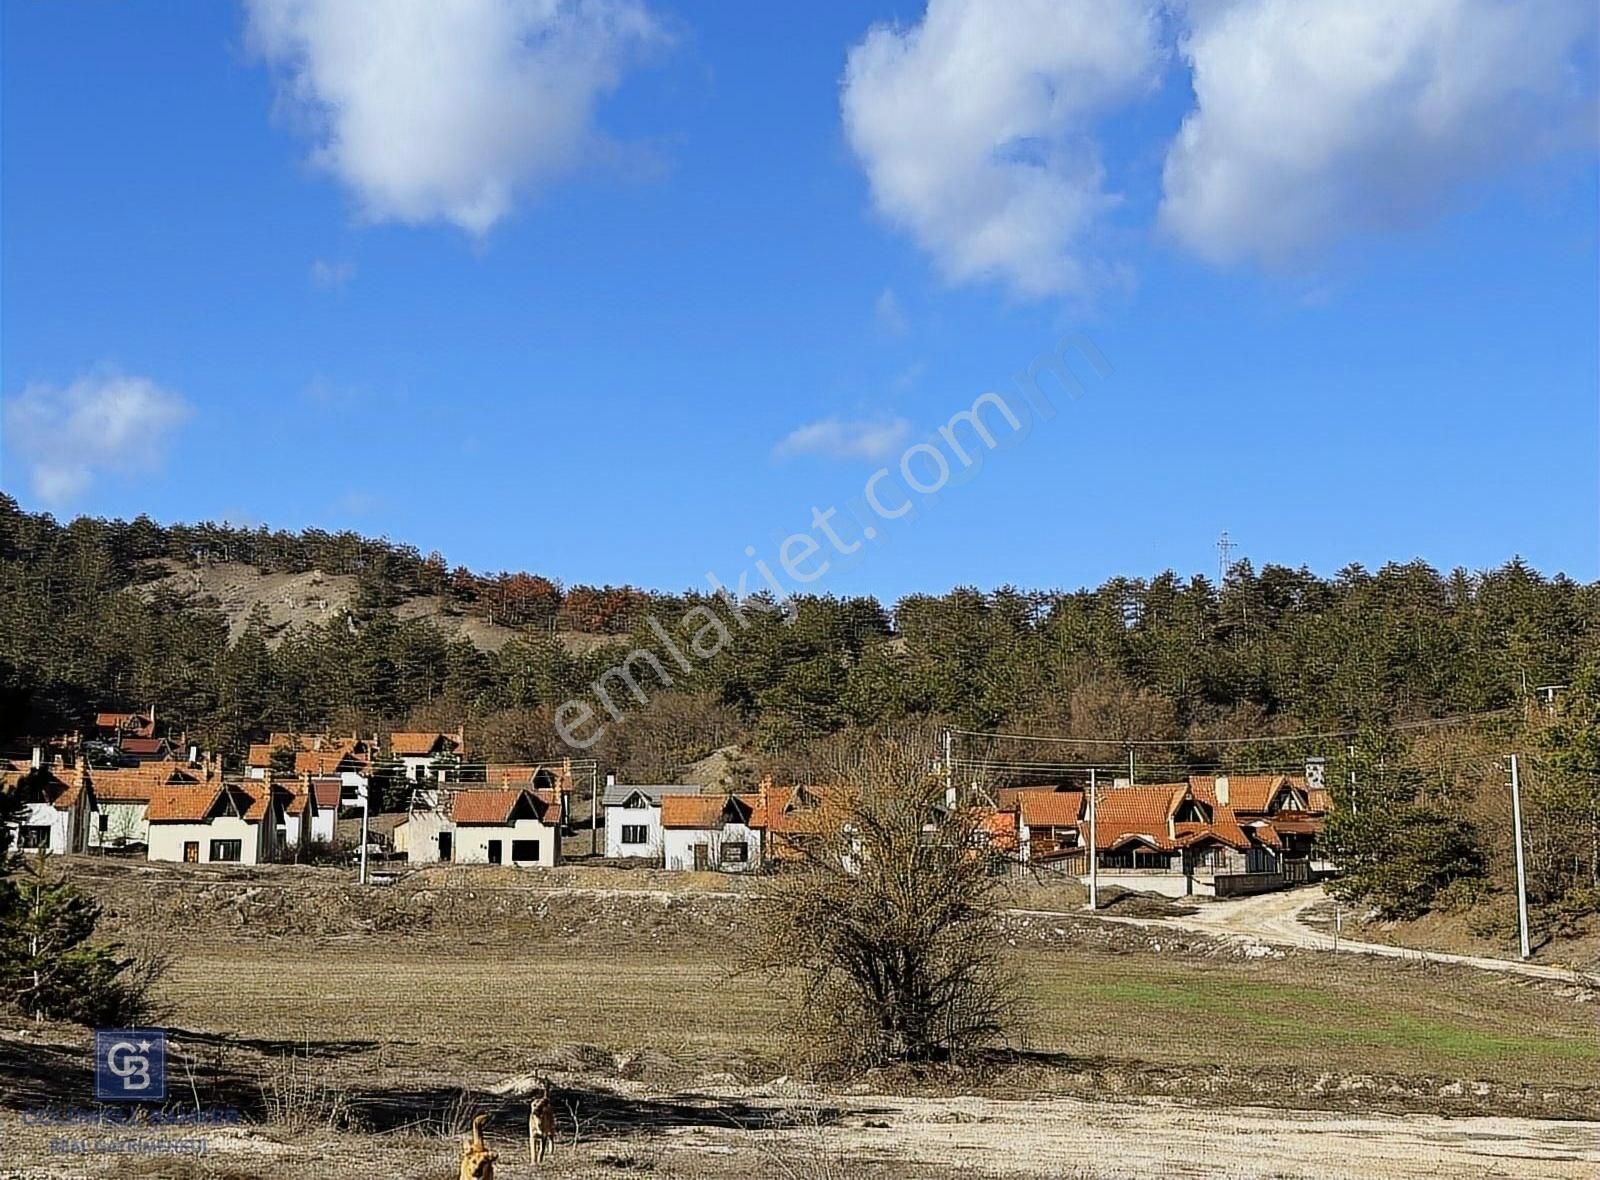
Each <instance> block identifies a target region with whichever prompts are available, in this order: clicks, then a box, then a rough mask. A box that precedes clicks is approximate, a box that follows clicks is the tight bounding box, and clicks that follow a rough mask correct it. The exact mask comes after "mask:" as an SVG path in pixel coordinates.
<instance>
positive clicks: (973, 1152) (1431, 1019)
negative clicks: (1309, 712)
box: [0, 868, 1600, 1180]
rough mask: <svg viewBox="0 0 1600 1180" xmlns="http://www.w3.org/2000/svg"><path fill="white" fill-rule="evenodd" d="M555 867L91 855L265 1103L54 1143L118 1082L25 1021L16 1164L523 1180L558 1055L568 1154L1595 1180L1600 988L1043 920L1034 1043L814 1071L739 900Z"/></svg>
mask: <svg viewBox="0 0 1600 1180" xmlns="http://www.w3.org/2000/svg"><path fill="white" fill-rule="evenodd" d="M547 880H549V879H548V878H541V879H532V878H529V877H526V876H521V875H517V874H509V875H508V874H504V873H501V874H491V873H485V874H482V875H477V874H472V873H462V872H460V871H455V872H453V873H448V874H447V873H439V874H436V875H434V876H431V877H422V876H419V877H417V878H414V879H408V880H407V881H405V882H402V883H400V884H398V885H395V886H391V887H390V888H389V889H385V890H372V891H367V892H366V893H365V894H362V893H360V892H358V891H356V890H353V889H351V888H350V887H349V886H347V885H346V884H344V883H343V882H342V880H340V879H338V878H337V877H336V876H334V875H332V874H318V873H316V872H310V871H306V870H253V871H236V872H234V873H231V874H230V873H226V872H223V873H215V872H213V873H205V872H200V871H194V872H188V873H186V872H184V871H171V872H167V871H162V872H158V873H149V872H138V871H132V870H122V869H106V868H95V869H94V870H92V872H88V873H86V875H85V881H86V883H88V884H90V885H91V886H92V887H93V888H94V889H95V890H96V891H97V892H98V893H99V894H100V895H101V897H102V898H103V900H104V902H105V904H106V907H107V924H108V928H110V929H112V930H113V931H115V933H116V934H117V936H118V937H120V938H122V939H124V940H126V941H128V942H129V943H135V942H137V941H139V940H141V939H143V938H145V937H148V936H149V935H150V934H151V933H152V932H155V933H158V934H159V935H160V937H161V939H162V941H163V944H164V945H165V946H166V948H167V949H168V950H169V951H170V952H171V953H172V955H173V956H174V961H173V965H172V968H171V970H170V973H169V974H168V976H167V977H166V979H165V980H164V982H163V984H162V987H161V996H160V998H161V1000H162V1001H163V1002H164V1003H165V1004H166V1005H168V1006H169V1008H170V1015H169V1016H168V1017H167V1018H166V1021H165V1023H167V1024H168V1025H170V1026H171V1027H172V1028H173V1029H175V1030H179V1031H178V1032H177V1033H175V1039H174V1059H175V1062H177V1063H179V1064H178V1065H177V1066H175V1068H176V1071H177V1078H176V1080H175V1081H174V1083H173V1085H174V1092H175V1094H176V1097H175V1099H174V1101H175V1102H176V1103H177V1104H178V1105H179V1106H180V1107H181V1106H185V1105H187V1106H191V1107H192V1106H193V1105H195V1104H197V1103H198V1104H200V1105H201V1106H209V1105H211V1104H219V1105H224V1106H231V1107H236V1108H238V1109H241V1110H243V1111H244V1112H245V1113H246V1117H247V1120H248V1125H247V1126H245V1127H243V1128H223V1129H216V1130H214V1131H212V1132H211V1133H210V1134H208V1135H207V1136H206V1139H207V1143H208V1153H207V1155H206V1156H205V1157H204V1158H201V1159H197V1160H182V1159H173V1158H162V1159H149V1158H142V1157H128V1156H120V1157H119V1156H109V1155H103V1154H102V1155H95V1154H85V1155H77V1156H73V1157H70V1158H68V1159H65V1160H62V1159H55V1160H52V1159H50V1157H49V1148H50V1139H51V1138H52V1136H51V1135H50V1134H49V1128H47V1127H41V1126H39V1125H37V1123H36V1122H29V1121H26V1120H25V1119H24V1118H23V1117H22V1112H26V1111H28V1110H31V1109H35V1108H37V1107H38V1106H39V1105H41V1104H43V1103H48V1102H55V1103H69V1104H72V1103H87V1102H88V1099H89V1095H90V1094H91V1092H92V1084H91V1078H90V1076H89V1073H88V1061H89V1052H88V1038H87V1036H86V1035H85V1034H83V1033H82V1032H81V1031H78V1030H69V1029H55V1028H48V1029H33V1028H12V1029H10V1030H5V1031H4V1032H3V1033H0V1069H3V1071H4V1073H3V1075H0V1095H3V1106H4V1108H5V1109H4V1112H3V1113H0V1135H4V1139H3V1142H4V1143H5V1144H6V1148H5V1150H4V1151H3V1152H0V1177H6V1176H18V1177H20V1176H28V1177H34V1176H39V1177H43V1176H50V1177H58V1176H80V1175H81V1176H122V1175H128V1176H162V1177H168V1176H170V1177H188V1176H194V1177H202V1176H203V1177H212V1176H232V1177H242V1176H261V1177H270V1178H272V1180H301V1178H302V1177H304V1178H305V1180H310V1178H311V1177H314V1176H318V1177H319V1176H323V1175H329V1174H338V1175H341V1176H343V1175H351V1176H385V1177H390V1176H407V1177H409V1176H416V1177H427V1176H437V1177H446V1176H450V1175H452V1173H451V1171H450V1166H451V1162H450V1161H451V1158H452V1155H453V1153H454V1151H455V1143H456V1138H455V1136H456V1135H457V1134H458V1133H459V1131H460V1130H461V1128H462V1127H463V1126H464V1125H465V1122H466V1120H467V1118H468V1117H469V1116H470V1113H471V1112H472V1111H474V1110H479V1109H481V1110H484V1111H487V1112H490V1113H492V1114H493V1116H494V1122H493V1123H492V1124H491V1140H492V1142H494V1143H495V1144H496V1146H497V1147H499V1148H501V1149H502V1150H503V1151H504V1152H505V1153H506V1156H507V1164H506V1166H505V1167H503V1168H502V1172H501V1175H502V1176H517V1175H531V1174H532V1172H531V1170H530V1169H529V1166H528V1164H527V1161H526V1157H525V1155H523V1154H518V1153H519V1152H521V1151H523V1150H525V1149H522V1148H519V1146H518V1137H519V1136H520V1134H521V1131H520V1127H521V1123H522V1120H523V1118H524V1116H525V1107H524V1106H522V1105H520V1099H521V1096H522V1095H523V1094H525V1093H526V1092H527V1091H528V1090H530V1089H531V1087H532V1085H533V1079H534V1077H536V1076H549V1077H551V1078H552V1079H553V1080H554V1082H555V1084H556V1086H557V1088H558V1091H559V1093H560V1094H561V1096H562V1098H561V1102H560V1103H559V1105H558V1110H559V1116H560V1117H559V1120H558V1122H559V1123H560V1134H561V1136H562V1139H563V1141H562V1150H561V1152H560V1153H559V1155H558V1158H557V1160H556V1162H555V1164H554V1165H551V1166H549V1167H547V1168H545V1169H544V1171H543V1172H542V1173H541V1174H546V1175H553V1176H578V1175H583V1176H588V1175H619V1176H620V1175H629V1174H638V1175H649V1176H651V1177H664V1176H669V1177H677V1176H684V1177H688V1176H711V1177H723V1176H727V1177H732V1176H747V1175H748V1176H774V1177H779V1176H795V1175H801V1174H804V1175H807V1176H808V1177H821V1178H823V1180H826V1178H827V1177H830V1176H835V1175H838V1176H844V1175H850V1176H855V1175H882V1176H892V1177H910V1176H943V1175H954V1174H955V1172H956V1171H958V1170H959V1171H962V1172H963V1173H965V1174H980V1175H982V1174H991V1175H1019V1174H1022V1175H1079V1176H1085V1177H1089V1176H1121V1175H1132V1174H1142V1175H1206V1176H1240V1177H1244V1176H1301V1175H1305V1176H1312V1175H1316V1176H1322V1175H1352V1176H1354V1175H1361V1176H1365V1175H1376V1176H1410V1175H1419V1176H1420V1175H1452V1174H1469V1173H1476V1174H1483V1175H1527V1176H1541V1177H1544V1176H1569V1175H1570V1176H1587V1175H1593V1174H1596V1173H1597V1172H1600V1135H1597V1134H1596V1132H1597V1130H1600V1128H1597V1127H1596V1125H1595V1124H1594V1123H1593V1122H1591V1121H1586V1120H1595V1119H1597V1118H1600V1001H1594V1000H1593V998H1592V997H1589V996H1586V995H1585V994H1584V993H1581V992H1578V991H1575V990H1574V989H1570V988H1562V987H1559V986H1555V985H1551V984H1546V983H1540V982H1537V981H1531V980H1523V979H1513V978H1508V977H1502V976H1497V975H1490V974H1486V973H1479V972H1473V971H1469V970H1466V969H1461V968H1441V967H1437V966H1433V967H1429V966H1424V965H1420V964H1414V963H1403V962H1391V961H1381V960H1374V959H1368V958H1363V957H1353V956H1344V957H1336V956H1333V955H1329V954H1323V953H1317V952H1288V953H1284V954H1277V953H1271V954H1261V955H1256V956H1251V955H1247V954H1244V953H1241V950H1240V948H1239V946H1238V945H1237V944H1228V943H1225V942H1219V941H1215V940H1211V939H1207V938H1203V937H1199V936H1195V935H1183V934H1181V933H1180V932H1177V931H1173V932H1171V933H1170V934H1169V933H1167V932H1166V931H1165V930H1163V929H1147V928H1131V927H1125V926H1116V925H1113V924H1111V923H1105V922H1098V921H1095V920H1093V919H1088V918H1084V917H1081V916H1079V915H1075V914H1067V913H1063V914H1062V915H1060V916H1059V918H1058V917H1054V916H1048V915H1029V916H1027V917H1025V918H1020V917H1019V918H1018V919H1016V921H1015V923H1014V929H1013V935H1014V942H1015V951H1014V953H1015V956H1016V962H1017V964H1018V966H1019V967H1020V969H1021V971H1022V974H1023V977H1024V979H1025V980H1026V984H1027V986H1026V988H1025V990H1026V992H1027V993H1028V995H1029V997H1030V1001H1029V1005H1028V1008H1027V1010H1026V1011H1025V1012H1019V1014H1018V1029H1019V1039H1018V1043H1017V1045H1016V1046H1015V1051H1014V1052H1012V1053H1009V1054H1004V1055H997V1056H996V1057H995V1058H994V1059H992V1060H991V1061H989V1062H987V1063H984V1064H983V1065H982V1066H980V1067H972V1068H968V1069H966V1070H964V1071H960V1072H956V1073H951V1072H945V1071H932V1072H918V1073H912V1072H903V1071H902V1072H895V1073H880V1074H875V1075H870V1076H868V1077H866V1078H863V1079H855V1080H852V1081H850V1082H848V1083H844V1082H837V1083H833V1084H827V1083H814V1082H808V1081H804V1080H802V1079H803V1074H802V1073H801V1072H800V1070H799V1069H798V1068H797V1065H796V1062H795V1061H794V1060H792V1058H791V1057H790V1056H789V1045H788V1043H787V1040H786V1037H785V1028H786V1024H785V1011H786V1009H787V1008H788V1006H789V1005H790V1004H791V1003H792V1002H793V1001H792V998H791V997H790V996H789V995H788V994H787V993H786V991H785V990H784V988H783V987H782V985H781V983H780V982H774V981H771V980H766V979H760V978H754V977H748V976H742V975H739V974H737V973H736V972H735V971H734V968H735V966H736V964H737V961H738V951H737V948H738V945H739V940H740V928H741V923H743V922H746V921H748V920H750V916H751V913H752V907H751V906H750V903H749V902H748V901H747V900H746V899H744V898H743V897H742V896H740V895H739V893H738V891H737V890H736V889H733V890H729V889H718V888H715V887H714V886H715V885H716V883H717V882H716V879H712V880H709V881H699V882H688V884H689V885H691V886H693V887H692V888H690V889H688V890H684V891H679V890H677V889H676V888H671V887H669V885H666V884H664V883H663V882H662V881H661V880H660V879H659V878H658V877H657V876H655V875H642V874H634V873H618V874H614V875H610V876H608V875H606V874H603V873H597V872H596V873H569V874H566V875H564V876H562V877H560V878H556V880H557V881H558V882H559V883H560V884H561V885H562V886H563V888H560V889H556V890H551V889H548V888H533V887H530V886H533V885H538V884H541V883H543V882H544V881H547ZM1574 1120H1577V1121H1574ZM1108 1152H1110V1153H1111V1154H1108ZM1330 1153H1332V1154H1330ZM346 1156H349V1157H350V1158H351V1159H352V1160H353V1161H354V1163H353V1165H352V1166H351V1167H349V1168H346V1167H344V1166H342V1165H341V1166H339V1167H338V1168H337V1169H334V1168H332V1167H331V1164H332V1162H333V1161H335V1160H338V1159H343V1158H345V1157H346ZM1330 1161H1338V1162H1337V1165H1336V1166H1335V1165H1334V1164H1332V1163H1330ZM1136 1165H1137V1166H1136ZM7 1169H11V1170H10V1171H8V1170H7Z"/></svg>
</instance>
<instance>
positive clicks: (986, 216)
mask: <svg viewBox="0 0 1600 1180" xmlns="http://www.w3.org/2000/svg"><path fill="white" fill-rule="evenodd" d="M1157 42H1158V21H1157V19H1156V16H1155V13H1154V12H1153V11H1152V9H1151V7H1150V6H1147V5H1145V4H1141V3H1131V2H1121V3H1116V4H1105V3H1100V2H1098V0H1008V2H1007V3H1004V4H994V3H987V2H985V0H930V2H929V4H928V8H927V12H926V14H925V15H924V16H923V19H922V21H921V22H920V23H919V24H917V25H915V26H913V27H911V28H908V29H898V28H894V27H891V26H888V25H878V26H875V27H874V28H872V29H871V30H870V31H869V32H868V33H867V35H866V37H865V38H864V39H863V40H862V41H861V42H860V43H859V44H858V45H856V46H855V47H854V48H853V49H851V51H850V55H849V59H848V61H847V64H846V67H845V75H844V82H843V90H842V97H841V106H842V112H843V117H844V129H845V134H846V136H847V138H848V139H849V142H850V146H851V147H852V148H853V149H854V151H855V153H856V155H857V156H858V157H859V158H860V161H861V164H862V166H863V168H864V169H865V170H866V173H867V178H868V180H869V181H870V183H871V186H872V195H873V200H874V202H875V203H876V205H877V207H878V209H879V210H880V211H881V212H882V213H883V214H885V215H886V216H887V217H888V218H890V219H891V220H893V221H894V222H896V223H898V224H900V225H903V226H904V227H906V228H907V229H908V230H909V231H910V232H911V234H912V235H913V237H915V239H916V240H917V242H918V243H919V244H920V245H921V246H922V247H923V248H924V249H925V250H927V251H928V252H929V253H930V254H931V255H932V256H933V258H934V259H935V261H936V262H937V264H938V265H939V267H940V269H941V270H942V271H943V273H944V274H945V276H946V278H947V279H949V280H950V281H952V282H967V281H972V280H980V279H990V278H998V279H1002V280H1004V281H1006V282H1007V283H1009V284H1010V285H1011V287H1012V288H1013V289H1014V290H1015V291H1017V292H1018V293H1019V294H1021V295H1024V296H1042V295H1048V294H1054V293H1058V292H1063V291H1071V290H1074V289H1081V288H1083V287H1084V286H1086V285H1087V283H1088V264H1087V263H1086V261H1085V259H1084V257H1083V247H1084V237H1085V234H1086V233H1087V231H1088V230H1089V229H1090V228H1091V226H1092V225H1093V224H1094V222H1095V220H1096V219H1097V217H1099V216H1100V215H1101V214H1102V213H1103V212H1104V211H1105V210H1106V208H1107V207H1108V206H1110V205H1111V204H1113V203H1114V202H1115V200H1116V198H1115V196H1114V195H1113V194H1111V193H1109V192H1108V191H1107V190H1106V185H1105V173H1104V169H1103V167H1102V165H1101V162H1100V155H1099V151H1098V149H1097V146H1096V143H1095V141H1094V138H1093V135H1092V130H1093V126H1094V122H1095V119H1096V118H1097V117H1098V116H1099V115H1101V114H1102V113H1103V112H1105V111H1107V110H1108V109H1110V108H1112V107H1114V106H1115V105H1117V104H1119V103H1121V102H1123V101H1125V100H1127V99H1129V98H1131V97H1133V96H1135V95H1138V94H1140V93H1141V92H1143V91H1145V90H1147V89H1148V88H1149V87H1150V86H1151V85H1152V84H1153V82H1154V80H1155V77H1156V73H1157V67H1158V65H1159V62H1160V60H1161V51H1160V49H1159V47H1158V43H1157Z"/></svg>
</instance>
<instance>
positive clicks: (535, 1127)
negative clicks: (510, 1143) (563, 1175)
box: [528, 1078, 556, 1167]
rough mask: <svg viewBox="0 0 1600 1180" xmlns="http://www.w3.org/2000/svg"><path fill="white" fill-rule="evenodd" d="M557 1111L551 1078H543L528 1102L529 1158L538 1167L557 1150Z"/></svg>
mask: <svg viewBox="0 0 1600 1180" xmlns="http://www.w3.org/2000/svg"><path fill="white" fill-rule="evenodd" d="M555 1146H556V1111H555V1107H554V1106H552V1105H551V1104H550V1079H549V1078H544V1079H541V1082H540V1086H539V1089H538V1090H536V1091H534V1095H533V1099H532V1101H530V1102H529V1103H528V1160H529V1162H531V1163H532V1164H533V1166H534V1167H538V1166H539V1164H540V1163H541V1162H542V1161H543V1160H544V1157H545V1156H547V1155H549V1154H550V1153H551V1152H552V1151H554V1150H555Z"/></svg>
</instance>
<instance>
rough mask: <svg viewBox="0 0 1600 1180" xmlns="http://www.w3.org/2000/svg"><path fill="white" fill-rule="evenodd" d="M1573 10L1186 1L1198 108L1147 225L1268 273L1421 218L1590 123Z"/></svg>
mask: <svg viewBox="0 0 1600 1180" xmlns="http://www.w3.org/2000/svg"><path fill="white" fill-rule="evenodd" d="M1594 12H1595V9H1594V6H1593V5H1592V4H1589V3H1584V2H1581V0H1580V2H1573V0H1509V2H1508V0H1404V2H1402V3H1396V2H1395V0H1317V2H1316V3H1313V4H1308V3H1305V2H1304V0H1231V2H1218V0H1195V2H1194V3H1191V4H1190V5H1189V6H1188V7H1187V9H1186V10H1185V18H1186V20H1187V22H1188V25H1189V30H1188V33H1187V35H1186V36H1185V37H1184V38H1183V39H1182V40H1181V42H1180V48H1181V51H1182V53H1183V55H1184V57H1185V58H1187V60H1188V61H1189V63H1190V64H1191V66H1192V67H1193V71H1194V91H1195V97H1196V107H1195V109H1194V111H1193V112H1192V113H1191V114H1190V115H1189V116H1188V117H1187V118H1186V119H1185V120H1184V123H1183V128H1182V131H1181V133H1180V134H1179V135H1178V137H1177V139H1176V140H1175V141H1174V143H1173V144H1172V147H1171V149H1170V151H1169V153H1168V155H1167V160H1166V167H1165V174H1164V188H1165V194H1164V198H1163V201H1162V206H1161V212H1160V219H1161V222H1162V224H1163V226H1164V227H1165V228H1166V229H1167V230H1168V231H1170V232H1171V233H1172V234H1173V235H1175V236H1176V237H1177V239H1178V240H1180V241H1181V242H1183V243H1184V244H1185V245H1187V246H1188V247H1189V248H1191V249H1192V250H1194V251H1195V252H1196V253H1198V254H1199V255H1200V256H1202V257H1203V258H1206V259H1207V260H1209V261H1212V262H1232V261H1236V260H1240V259H1256V260H1259V261H1264V262H1266V263H1268V264H1276V263H1282V262H1285V261H1288V260H1293V259H1295V258H1297V257H1300V256H1303V255H1307V254H1310V253H1314V252H1315V251H1316V250H1317V249H1318V248H1320V247H1322V246H1324V245H1326V244H1327V243H1328V242H1329V241H1330V240H1332V239H1334V238H1336V237H1338V236H1340V235H1343V234H1345V233H1347V232H1350V231H1353V230H1361V229H1365V228H1382V227H1386V226H1390V225H1395V224H1403V223H1404V222H1406V221H1408V220H1410V219H1414V218H1416V217H1417V216H1419V215H1421V214H1425V213H1427V212H1429V211H1431V210H1433V209H1435V208H1437V207H1438V206H1439V205H1440V204H1441V203H1442V202H1443V201H1444V200H1445V199H1446V198H1447V196H1448V195H1449V194H1450V192H1451V191H1452V189H1454V188H1456V187H1457V186H1459V185H1460V184H1461V183H1462V182H1463V181H1467V180H1470V179H1472V178H1473V177H1474V176H1477V175H1479V174H1482V173H1485V172H1487V171H1489V170H1491V169H1496V168H1503V167H1505V166H1506V165H1507V164H1508V163H1513V164H1514V163H1517V162H1521V161H1524V160H1527V159H1529V158H1532V157H1534V156H1535V155H1537V154H1539V153H1541V152H1542V151H1544V150H1545V149H1547V148H1549V147H1551V146H1552V144H1553V143H1555V142H1557V141H1560V140H1562V139H1565V138H1567V137H1569V136H1571V135H1572V134H1573V133H1574V132H1576V130H1577V128H1578V126H1579V125H1581V124H1582V123H1583V122H1584V121H1586V120H1587V119H1588V118H1589V111H1590V108H1589V106H1588V103H1587V99H1586V93H1587V91H1588V89H1589V88H1590V86H1591V85H1592V79H1589V78H1585V77H1584V76H1583V75H1584V72H1585V70H1584V68H1583V67H1580V66H1579V64H1578V62H1577V60H1576V59H1577V58H1578V56H1579V54H1578V52H1577V50H1578V48H1579V46H1580V45H1582V44H1583V43H1584V42H1585V41H1586V40H1587V39H1588V38H1589V37H1590V36H1592V34H1593V29H1594V21H1595V17H1594Z"/></svg>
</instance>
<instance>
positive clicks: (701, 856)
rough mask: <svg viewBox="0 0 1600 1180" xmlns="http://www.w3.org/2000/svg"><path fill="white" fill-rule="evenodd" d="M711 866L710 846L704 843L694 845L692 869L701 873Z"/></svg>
mask: <svg viewBox="0 0 1600 1180" xmlns="http://www.w3.org/2000/svg"><path fill="white" fill-rule="evenodd" d="M710 867H711V848H710V846H709V845H706V844H696V845H695V846H694V871H695V872H697V873H703V872H705V871H706V870H707V869H708V868H710Z"/></svg>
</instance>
